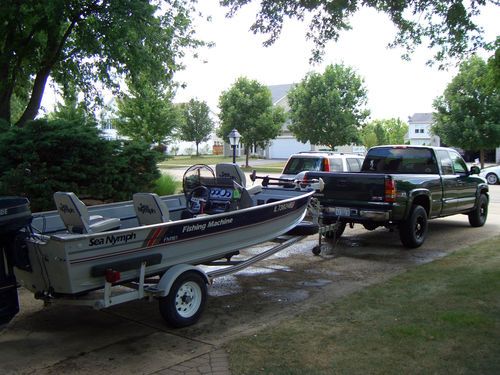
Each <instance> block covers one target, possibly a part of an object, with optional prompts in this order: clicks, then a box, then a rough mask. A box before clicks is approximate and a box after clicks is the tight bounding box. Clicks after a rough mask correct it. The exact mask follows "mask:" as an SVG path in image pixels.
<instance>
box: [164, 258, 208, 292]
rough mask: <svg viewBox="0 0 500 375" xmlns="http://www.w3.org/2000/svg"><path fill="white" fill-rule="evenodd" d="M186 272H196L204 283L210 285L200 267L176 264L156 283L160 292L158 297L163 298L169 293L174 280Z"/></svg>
mask: <svg viewBox="0 0 500 375" xmlns="http://www.w3.org/2000/svg"><path fill="white" fill-rule="evenodd" d="M186 271H195V272H198V273H199V274H200V275H201V276H202V277H203V278H204V279H205V281H206V283H207V284H210V280H209V278H208V276H207V274H206V273H205V272H203V270H202V269H201V268H200V267H196V266H193V265H191V264H176V265H175V266H173V267H172V268H169V269H168V270H167V271H166V272H165V273H164V274H163V276H162V277H161V279H160V282H159V283H158V286H157V287H158V290H161V293H160V297H165V296H167V295H168V293H170V288H171V287H172V284H173V283H174V282H175V280H176V279H177V278H178V277H179V276H180V275H182V274H183V273H184V272H186Z"/></svg>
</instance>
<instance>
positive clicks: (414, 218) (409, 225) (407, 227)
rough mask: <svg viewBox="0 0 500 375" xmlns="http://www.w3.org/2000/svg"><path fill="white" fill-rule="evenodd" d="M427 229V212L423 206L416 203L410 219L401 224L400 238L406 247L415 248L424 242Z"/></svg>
mask: <svg viewBox="0 0 500 375" xmlns="http://www.w3.org/2000/svg"><path fill="white" fill-rule="evenodd" d="M427 229H428V225H427V212H426V211H425V209H424V208H423V207H422V206H419V205H415V206H413V207H412V210H411V213H410V216H409V217H408V219H407V220H406V221H404V222H402V223H401V224H399V238H400V239H401V242H402V243H403V245H404V246H405V247H408V248H410V249H414V248H416V247H419V246H420V245H422V244H423V243H424V241H425V238H426V237H427Z"/></svg>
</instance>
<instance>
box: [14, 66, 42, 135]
mask: <svg viewBox="0 0 500 375" xmlns="http://www.w3.org/2000/svg"><path fill="white" fill-rule="evenodd" d="M49 75H50V68H47V67H45V68H42V69H41V70H40V71H39V72H38V73H37V75H36V78H35V83H34V84H33V90H32V92H31V98H30V101H29V102H28V106H27V107H26V109H25V110H24V113H23V114H22V116H21V118H20V119H19V121H18V122H17V123H16V125H17V126H19V127H23V126H24V125H25V124H26V122H28V121H30V120H34V119H35V117H36V115H37V114H38V110H39V109H40V105H41V104H42V98H43V93H44V91H45V84H46V83H47V79H48V78H49Z"/></svg>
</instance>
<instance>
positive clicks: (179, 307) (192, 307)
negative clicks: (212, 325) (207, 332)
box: [159, 271, 207, 328]
mask: <svg viewBox="0 0 500 375" xmlns="http://www.w3.org/2000/svg"><path fill="white" fill-rule="evenodd" d="M206 300H207V284H206V282H205V279H204V278H203V277H202V276H201V275H200V274H199V273H198V272H196V271H187V272H184V273H183V274H181V275H180V276H179V277H178V278H177V279H176V280H175V281H174V283H173V284H172V287H171V288H170V292H169V293H168V295H167V296H165V297H161V298H160V299H159V305H160V314H161V316H162V317H163V319H165V321H166V322H167V324H168V325H170V326H172V327H174V328H180V327H187V326H190V325H192V324H194V323H196V322H197V321H198V320H199V319H200V317H201V314H202V313H203V310H204V308H205V303H206Z"/></svg>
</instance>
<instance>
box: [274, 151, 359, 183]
mask: <svg viewBox="0 0 500 375" xmlns="http://www.w3.org/2000/svg"><path fill="white" fill-rule="evenodd" d="M364 159H365V158H364V156H361V155H357V154H348V153H342V152H329V151H309V152H300V153H298V154H294V155H292V156H290V158H289V159H288V161H287V163H286V165H285V168H283V171H282V172H281V176H280V178H287V179H301V178H302V177H303V175H304V174H305V173H306V172H307V171H322V172H359V171H360V170H361V166H362V165H363V160H364Z"/></svg>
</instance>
